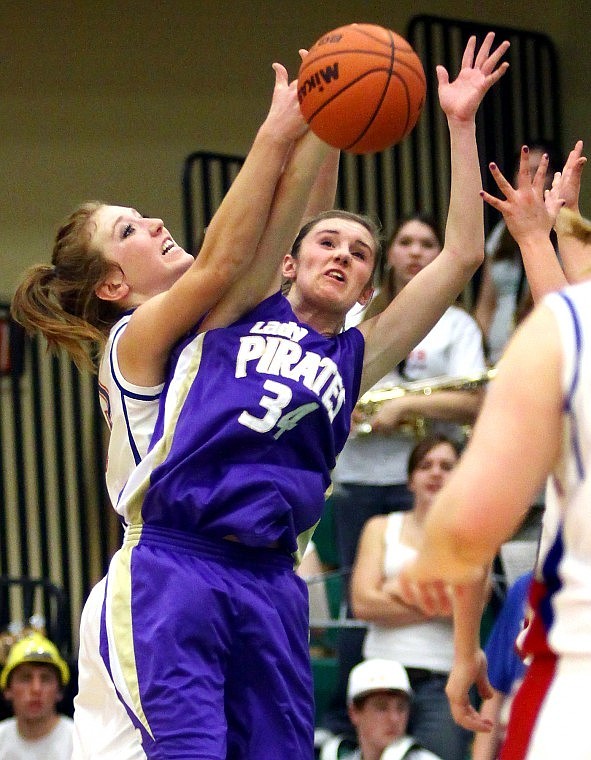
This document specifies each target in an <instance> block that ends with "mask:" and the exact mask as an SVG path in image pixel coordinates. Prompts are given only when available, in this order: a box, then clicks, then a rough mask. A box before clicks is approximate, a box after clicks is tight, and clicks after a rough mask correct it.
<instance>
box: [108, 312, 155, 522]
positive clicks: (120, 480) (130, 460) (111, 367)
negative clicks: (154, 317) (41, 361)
mask: <svg viewBox="0 0 591 760" xmlns="http://www.w3.org/2000/svg"><path fill="white" fill-rule="evenodd" d="M130 318H131V313H128V314H125V316H123V317H122V318H121V319H120V320H119V321H118V322H117V323H116V324H115V325H114V326H113V327H112V328H111V332H110V334H109V339H108V341H107V346H106V348H105V352H104V354H103V357H102V360H101V364H100V367H99V374H98V380H99V394H100V402H101V409H102V411H103V414H104V416H105V419H106V421H107V424H108V425H109V429H110V431H111V434H110V439H109V451H108V455H107V468H106V481H107V490H108V492H109V498H110V499H111V504H112V505H113V507H114V508H115V509H116V510H117V511H118V512H120V510H119V509H118V506H117V505H118V500H119V495H120V493H121V491H122V490H123V487H124V485H125V484H126V483H127V479H128V478H129V475H130V474H131V472H132V471H133V470H134V469H135V467H136V465H137V464H138V463H139V462H140V460H141V459H143V457H144V456H145V454H146V452H147V451H148V446H149V444H150V440H151V438H152V433H153V432H154V424H155V422H156V417H157V415H158V401H159V399H160V394H161V392H162V388H163V386H164V384H163V383H161V384H160V385H155V386H153V387H149V388H144V387H141V386H138V385H133V383H129V382H127V380H125V378H124V377H123V375H122V374H121V370H120V369H119V362H118V361H117V345H118V343H119V340H120V338H121V335H122V334H123V331H124V330H125V328H126V327H127V325H128V323H129V320H130ZM120 514H121V512H120ZM122 517H123V518H124V519H125V517H126V516H125V515H124V514H122Z"/></svg>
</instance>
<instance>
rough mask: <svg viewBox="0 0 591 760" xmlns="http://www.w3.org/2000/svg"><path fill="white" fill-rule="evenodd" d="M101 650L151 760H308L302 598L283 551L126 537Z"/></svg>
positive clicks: (145, 534)
mask: <svg viewBox="0 0 591 760" xmlns="http://www.w3.org/2000/svg"><path fill="white" fill-rule="evenodd" d="M101 654H102V656H103V659H104V660H105V663H106V665H107V668H108V670H109V672H110V674H111V677H112V679H113V682H114V684H115V687H116V689H117V692H118V694H119V696H120V698H121V699H122V701H123V703H124V705H125V706H126V708H127V710H128V712H129V713H130V716H131V718H132V720H133V722H134V723H135V725H136V726H137V727H138V728H139V729H140V731H141V733H142V737H143V746H144V750H145V752H146V754H147V756H148V758H150V759H152V758H154V759H155V758H166V760H174V758H192V759H193V760H196V759H197V758H199V759H200V760H226V759H228V760H249V759H250V760H277V758H279V757H282V756H284V755H288V756H290V757H292V758H294V760H296V759H301V760H309V758H311V757H313V754H314V750H313V722H314V704H313V684H312V675H311V669H310V660H309V650H308V594H307V589H306V585H305V583H304V582H303V581H302V579H301V578H299V577H298V576H296V574H295V573H294V572H293V560H292V558H291V557H289V556H288V555H286V554H282V553H279V552H277V551H274V550H269V549H259V548H252V547H247V546H243V545H241V544H236V543H233V542H230V541H224V540H220V541H215V540H210V539H204V538H194V537H191V536H188V535H186V534H183V533H180V532H176V531H168V530H167V531H162V530H159V529H158V530H156V529H154V528H149V527H146V526H143V527H142V528H141V529H139V528H138V529H137V530H136V531H135V534H134V533H133V531H132V532H131V533H129V534H128V536H127V538H126V541H125V544H124V546H123V547H122V549H121V550H120V551H119V552H117V554H116V555H115V557H114V558H113V561H112V564H111V568H110V569H109V575H108V587H107V595H106V602H105V614H104V615H103V625H102V630H101Z"/></svg>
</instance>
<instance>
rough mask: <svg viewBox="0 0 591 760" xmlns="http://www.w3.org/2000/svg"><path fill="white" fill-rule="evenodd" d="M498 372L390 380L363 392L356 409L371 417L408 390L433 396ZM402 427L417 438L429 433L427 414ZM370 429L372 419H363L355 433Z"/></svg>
mask: <svg viewBox="0 0 591 760" xmlns="http://www.w3.org/2000/svg"><path fill="white" fill-rule="evenodd" d="M496 374H497V368H496V367H492V368H491V369H488V370H486V371H485V372H479V373H475V374H473V375H464V376H463V377H449V375H441V376H439V377H431V378H427V379H426V380H412V381H410V382H408V383H401V384H400V385H395V384H394V383H387V384H385V385H382V386H381V387H380V388H376V389H375V390H374V389H372V390H369V391H367V392H366V393H364V394H363V396H361V398H360V399H359V401H358V402H357V404H356V406H355V409H356V410H357V411H358V412H361V413H362V414H363V415H365V416H366V417H371V415H372V414H375V413H376V412H377V411H378V409H379V408H380V406H381V405H382V404H383V403H384V402H386V401H390V400H391V399H394V398H401V397H402V396H406V395H408V394H413V395H421V394H422V395H423V396H430V395H431V394H432V393H436V392H437V391H469V390H473V389H475V388H480V387H481V386H483V385H486V383H488V382H489V381H490V380H492V379H493V378H494V377H495V375H496ZM401 429H403V430H405V431H406V432H412V433H413V434H414V435H415V437H416V438H424V437H425V435H426V433H427V423H426V421H425V418H424V417H415V418H414V419H413V420H412V421H411V422H410V423H409V424H406V423H405V424H403V425H401ZM369 433H371V424H370V423H369V422H360V423H359V424H357V425H356V427H355V434H356V435H369Z"/></svg>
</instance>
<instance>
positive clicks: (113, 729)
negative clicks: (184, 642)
mask: <svg viewBox="0 0 591 760" xmlns="http://www.w3.org/2000/svg"><path fill="white" fill-rule="evenodd" d="M105 585H106V579H105V578H103V579H102V580H101V581H99V582H98V583H97V585H96V586H95V587H94V588H93V589H92V591H91V592H90V594H89V596H88V599H87V600H86V604H85V605H84V609H83V610H82V615H81V617H80V650H79V653H78V694H77V695H76V697H75V698H74V750H73V752H72V760H146V754H145V752H144V751H143V749H142V744H141V741H140V736H139V732H138V731H136V729H135V727H134V725H133V723H132V722H131V720H130V719H129V716H128V715H127V712H126V711H125V708H124V707H123V705H122V704H121V702H120V701H119V698H118V697H117V693H116V691H115V688H114V686H113V682H112V681H111V679H110V677H109V673H108V672H107V669H106V667H105V664H104V662H103V660H102V658H101V655H100V652H99V640H100V623H101V611H102V606H103V600H104V596H105Z"/></svg>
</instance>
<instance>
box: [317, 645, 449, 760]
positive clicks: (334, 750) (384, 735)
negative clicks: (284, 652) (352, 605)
mask: <svg viewBox="0 0 591 760" xmlns="http://www.w3.org/2000/svg"><path fill="white" fill-rule="evenodd" d="M411 699H412V690H411V688H410V683H409V680H408V676H407V675H406V671H405V670H404V668H403V667H402V665H400V663H398V662H395V661H394V660H381V659H374V660H365V662H361V663H359V664H358V665H356V666H355V667H354V668H353V670H352V671H351V673H350V675H349V682H348V686H347V705H348V711H349V717H350V719H351V723H352V724H353V725H354V726H355V732H356V734H357V744H358V747H357V748H355V749H354V748H352V747H351V743H350V742H347V741H346V740H345V741H342V740H340V739H339V737H335V738H333V739H332V740H330V742H328V743H326V744H325V745H324V747H323V748H322V753H321V755H320V758H321V760H335V759H336V758H348V760H402V758H405V760H439V758H438V757H437V755H434V754H433V753H432V752H429V751H428V750H426V749H423V748H422V747H421V745H420V744H419V743H418V742H417V741H415V739H414V738H413V737H412V736H408V735H407V733H406V727H407V724H408V716H409V712H410V704H411Z"/></svg>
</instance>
